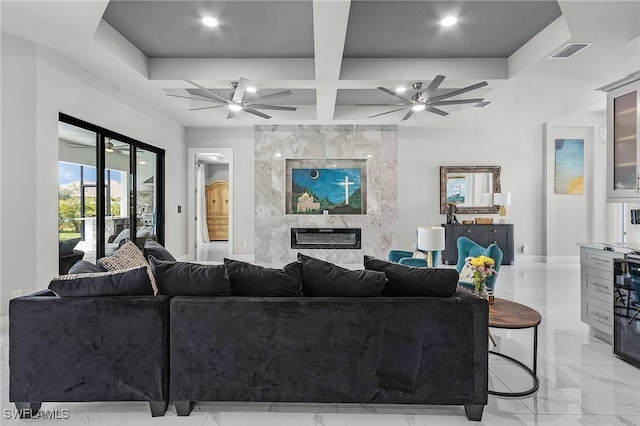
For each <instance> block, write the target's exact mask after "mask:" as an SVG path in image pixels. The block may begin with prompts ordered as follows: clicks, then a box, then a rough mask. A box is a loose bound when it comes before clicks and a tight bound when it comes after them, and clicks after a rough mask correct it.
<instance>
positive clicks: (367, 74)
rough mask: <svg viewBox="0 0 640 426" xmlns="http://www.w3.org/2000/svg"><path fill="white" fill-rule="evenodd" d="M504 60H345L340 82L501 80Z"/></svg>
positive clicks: (504, 68)
mask: <svg viewBox="0 0 640 426" xmlns="http://www.w3.org/2000/svg"><path fill="white" fill-rule="evenodd" d="M507 72H508V69H507V60H506V59H504V58H464V59H453V58H441V59H420V58H345V59H344V60H343V61H342V73H341V74H342V75H341V76H340V78H341V80H343V81H344V80H393V81H398V80H431V79H433V78H434V77H435V76H436V75H438V74H442V75H445V76H446V77H447V80H477V79H481V80H486V79H490V80H500V79H506V78H507Z"/></svg>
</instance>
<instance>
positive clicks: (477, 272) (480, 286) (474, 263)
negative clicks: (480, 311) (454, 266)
mask: <svg viewBox="0 0 640 426" xmlns="http://www.w3.org/2000/svg"><path fill="white" fill-rule="evenodd" d="M465 262H466V263H467V265H468V266H469V268H470V269H471V271H472V272H473V287H474V289H473V292H474V293H476V294H477V295H479V296H480V297H483V298H485V299H488V300H489V303H493V291H491V294H489V292H488V290H487V278H489V277H491V276H492V275H494V274H496V275H497V274H498V273H497V272H496V270H495V269H494V266H495V261H494V260H493V259H492V258H490V257H488V256H478V257H467V258H466V259H465Z"/></svg>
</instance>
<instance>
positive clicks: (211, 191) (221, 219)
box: [205, 180, 229, 241]
mask: <svg viewBox="0 0 640 426" xmlns="http://www.w3.org/2000/svg"><path fill="white" fill-rule="evenodd" d="M205 194H206V199H207V227H208V228H209V239H210V240H212V241H226V240H228V239H229V183H227V182H224V181H221V180H217V181H215V182H211V183H210V184H208V185H207V186H206V190H205Z"/></svg>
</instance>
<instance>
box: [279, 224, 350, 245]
mask: <svg viewBox="0 0 640 426" xmlns="http://www.w3.org/2000/svg"><path fill="white" fill-rule="evenodd" d="M361 239H362V231H361V229H360V228H291V248H292V249H295V248H298V249H310V248H312V249H359V248H361Z"/></svg>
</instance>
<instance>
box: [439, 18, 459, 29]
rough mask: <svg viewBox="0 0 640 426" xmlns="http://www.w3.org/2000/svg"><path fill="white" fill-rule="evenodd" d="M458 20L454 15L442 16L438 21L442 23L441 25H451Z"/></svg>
mask: <svg viewBox="0 0 640 426" xmlns="http://www.w3.org/2000/svg"><path fill="white" fill-rule="evenodd" d="M457 22H458V18H456V17H455V16H447V17H446V18H443V19H442V21H440V25H442V26H443V27H450V26H452V25H455V24H456V23H457Z"/></svg>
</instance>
